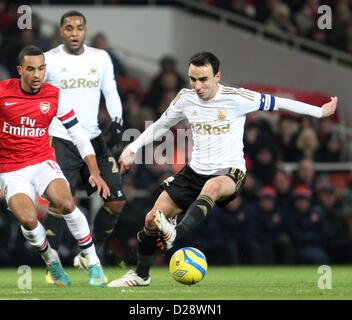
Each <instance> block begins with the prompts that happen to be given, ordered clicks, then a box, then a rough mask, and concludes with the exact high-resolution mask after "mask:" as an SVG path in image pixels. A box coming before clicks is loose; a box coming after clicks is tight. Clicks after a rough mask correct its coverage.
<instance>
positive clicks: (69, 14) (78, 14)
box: [60, 10, 87, 27]
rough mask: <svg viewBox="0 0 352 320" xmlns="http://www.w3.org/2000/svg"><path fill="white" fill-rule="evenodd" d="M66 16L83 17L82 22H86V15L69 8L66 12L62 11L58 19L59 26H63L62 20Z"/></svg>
mask: <svg viewBox="0 0 352 320" xmlns="http://www.w3.org/2000/svg"><path fill="white" fill-rule="evenodd" d="M68 17H82V18H83V22H84V24H86V23H87V20H86V17H85V16H84V14H83V13H81V12H79V11H77V10H71V11H68V12H66V13H64V14H63V15H62V16H61V19H60V27H62V26H63V24H64V20H65V19H66V18H68Z"/></svg>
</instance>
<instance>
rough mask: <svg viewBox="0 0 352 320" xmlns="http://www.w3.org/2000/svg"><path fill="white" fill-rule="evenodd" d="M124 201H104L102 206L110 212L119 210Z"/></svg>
mask: <svg viewBox="0 0 352 320" xmlns="http://www.w3.org/2000/svg"><path fill="white" fill-rule="evenodd" d="M125 203H126V201H125V200H122V201H110V202H105V204H104V207H107V208H108V209H109V210H111V211H112V212H121V211H122V209H123V207H124V206H125Z"/></svg>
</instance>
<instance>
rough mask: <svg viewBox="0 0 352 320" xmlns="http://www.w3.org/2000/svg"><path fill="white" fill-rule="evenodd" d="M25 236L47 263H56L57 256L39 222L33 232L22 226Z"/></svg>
mask: <svg viewBox="0 0 352 320" xmlns="http://www.w3.org/2000/svg"><path fill="white" fill-rule="evenodd" d="M21 230H22V233H23V236H24V237H25V238H26V239H27V240H28V242H29V243H30V244H31V245H32V247H33V248H34V249H35V250H37V251H38V252H39V253H40V255H41V256H42V258H43V260H44V261H45V262H47V263H51V262H54V261H56V258H57V256H56V254H55V253H54V251H53V250H51V247H50V244H49V242H48V241H47V239H46V234H45V229H44V227H43V225H42V224H41V223H40V222H39V221H38V225H37V226H36V227H35V228H34V229H33V230H27V229H25V228H24V227H23V226H22V225H21Z"/></svg>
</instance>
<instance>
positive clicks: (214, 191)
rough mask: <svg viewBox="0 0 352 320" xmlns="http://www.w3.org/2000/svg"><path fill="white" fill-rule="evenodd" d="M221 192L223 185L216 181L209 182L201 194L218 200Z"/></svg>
mask: <svg viewBox="0 0 352 320" xmlns="http://www.w3.org/2000/svg"><path fill="white" fill-rule="evenodd" d="M220 191H221V183H220V182H219V181H216V180H215V179H210V180H208V181H207V182H206V183H205V184H204V187H203V189H202V191H201V194H206V195H208V196H210V197H212V198H215V199H216V198H218V196H219V194H220Z"/></svg>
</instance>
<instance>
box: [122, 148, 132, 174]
mask: <svg viewBox="0 0 352 320" xmlns="http://www.w3.org/2000/svg"><path fill="white" fill-rule="evenodd" d="M134 160H135V159H134V152H133V151H131V150H129V149H128V148H125V150H123V152H122V153H121V155H120V158H119V164H120V174H124V173H126V172H127V170H129V168H130V167H131V166H132V165H133V164H134Z"/></svg>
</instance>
